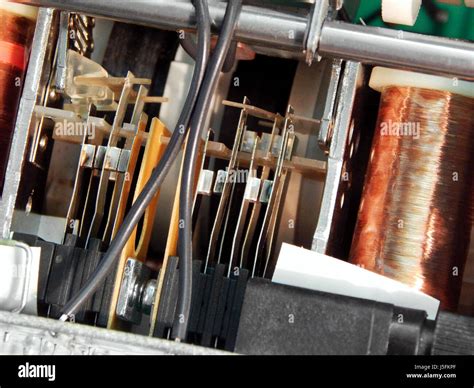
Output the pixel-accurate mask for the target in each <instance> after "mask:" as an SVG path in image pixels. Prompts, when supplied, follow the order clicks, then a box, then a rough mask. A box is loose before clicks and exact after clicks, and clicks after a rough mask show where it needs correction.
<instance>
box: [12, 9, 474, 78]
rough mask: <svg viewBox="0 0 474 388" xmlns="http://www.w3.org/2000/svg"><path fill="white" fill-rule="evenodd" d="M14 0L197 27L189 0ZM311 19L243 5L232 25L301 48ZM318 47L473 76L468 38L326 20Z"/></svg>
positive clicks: (239, 35) (285, 47) (265, 41)
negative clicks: (433, 35) (234, 23)
mask: <svg viewBox="0 0 474 388" xmlns="http://www.w3.org/2000/svg"><path fill="white" fill-rule="evenodd" d="M14 1H15V2H18V3H23V4H32V5H40V6H45V7H54V8H58V9H62V10H68V11H73V12H82V13H85V14H88V15H92V16H101V17H106V18H110V19H115V20H122V21H128V22H133V23H136V24H144V25H148V26H153V27H156V28H161V29H167V30H178V29H188V30H193V29H194V28H195V27H194V20H195V12H194V7H193V6H192V4H191V2H190V1H189V0H174V1H169V0H135V1H123V0H68V1H62V0H14ZM225 6H226V4H225V3H224V2H218V3H213V4H210V5H209V10H210V14H211V17H212V19H213V20H214V24H215V25H216V26H219V25H220V24H221V23H222V20H223V17H224V12H225ZM309 24H310V22H309V15H308V16H306V17H304V16H303V17H301V16H296V15H293V14H289V13H284V12H280V11H274V10H270V9H266V8H261V7H255V6H250V5H245V6H244V7H243V9H242V12H241V15H240V19H239V24H238V27H237V30H236V39H238V40H239V41H241V42H244V43H248V44H254V45H257V46H265V47H267V48H270V49H278V50H280V51H281V52H285V51H286V52H288V51H292V52H293V53H294V52H303V51H305V50H306V44H307V38H308V33H309V30H310V28H308V26H309ZM314 44H316V45H317V43H314ZM314 44H313V45H314ZM316 47H319V52H318V54H319V55H321V56H325V55H328V56H334V57H339V58H344V59H351V60H355V61H361V62H363V63H370V64H380V65H385V66H394V67H402V68H405V69H409V70H410V69H411V70H415V71H423V72H428V73H435V74H444V75H448V76H452V77H459V78H463V79H468V80H472V79H474V45H473V44H472V43H468V42H461V41H456V40H451V39H444V38H438V37H432V36H425V35H421V34H415V33H409V32H401V31H396V30H390V29H386V28H374V27H366V26H358V25H351V24H348V23H343V22H333V21H326V22H324V24H323V27H322V29H321V35H320V42H319V45H317V46H316ZM282 55H283V54H282Z"/></svg>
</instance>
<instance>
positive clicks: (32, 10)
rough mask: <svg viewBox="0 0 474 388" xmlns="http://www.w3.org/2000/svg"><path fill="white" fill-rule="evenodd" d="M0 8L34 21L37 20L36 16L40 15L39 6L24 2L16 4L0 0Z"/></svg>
mask: <svg viewBox="0 0 474 388" xmlns="http://www.w3.org/2000/svg"><path fill="white" fill-rule="evenodd" d="M0 10H4V11H8V12H11V13H13V14H15V15H18V16H23V17H25V18H27V19H30V20H33V21H36V18H37V17H38V8H37V7H31V6H29V5H23V4H14V3H10V2H9V1H6V0H0Z"/></svg>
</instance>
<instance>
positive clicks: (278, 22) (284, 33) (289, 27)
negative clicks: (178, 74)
mask: <svg viewBox="0 0 474 388" xmlns="http://www.w3.org/2000/svg"><path fill="white" fill-rule="evenodd" d="M13 2H16V3H23V4H30V5H37V6H42V7H52V8H57V9H61V10H68V11H72V12H80V13H84V14H87V15H91V16H97V17H104V18H108V19H114V20H119V21H125V22H132V23H135V24H142V25H146V26H150V27H156V28H160V29H164V30H175V31H176V30H181V29H183V30H193V29H195V10H194V7H193V5H192V3H191V1H190V0H133V1H131V0H67V1H64V0H13ZM225 8H226V3H223V2H215V3H210V4H209V12H210V14H211V18H212V20H213V22H214V25H215V26H220V25H221V24H222V21H223V20H224V14H225ZM306 24H307V20H306V18H305V17H301V16H295V15H292V14H288V13H284V12H278V11H273V10H269V9H264V8H260V7H255V6H250V5H246V6H244V7H243V8H242V12H241V15H240V19H239V24H238V26H237V29H236V37H237V39H238V40H239V41H241V42H244V43H249V44H256V45H264V46H267V47H271V48H277V49H282V50H285V51H299V52H301V51H302V50H303V49H304V43H305V34H306Z"/></svg>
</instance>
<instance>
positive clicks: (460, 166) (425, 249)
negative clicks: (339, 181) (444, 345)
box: [350, 87, 474, 310]
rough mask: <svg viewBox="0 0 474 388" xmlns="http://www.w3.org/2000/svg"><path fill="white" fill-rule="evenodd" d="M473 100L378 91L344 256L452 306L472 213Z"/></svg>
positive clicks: (412, 91) (440, 93) (399, 90)
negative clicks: (375, 115)
mask: <svg viewBox="0 0 474 388" xmlns="http://www.w3.org/2000/svg"><path fill="white" fill-rule="evenodd" d="M473 112H474V99H471V98H467V97H463V96H459V95H455V94H452V93H449V92H443V91H435V90H426V89H418V88H410V87H386V88H384V90H383V91H382V96H381V106H380V110H379V116H378V122H377V128H376V133H375V138H374V141H373V146H372V153H371V157H370V162H369V166H368V171H367V175H366V181H365V186H364V191H363V196H362V202H361V205H360V209H359V216H358V221H357V225H356V230H355V233H354V238H353V243H352V248H351V255H350V260H351V262H352V263H354V264H358V265H361V266H363V267H364V268H366V269H369V270H372V271H375V272H378V273H381V274H384V275H386V276H388V277H390V278H392V279H395V280H398V281H401V282H403V283H405V284H407V285H409V286H412V287H414V288H416V289H418V290H420V291H422V292H425V293H427V294H429V295H431V296H433V297H435V298H437V299H439V300H440V301H441V308H443V309H446V310H455V309H456V307H457V303H458V299H459V294H460V288H461V284H462V275H463V269H464V264H465V261H466V257H467V252H468V248H469V238H470V231H471V227H472V215H473V177H474V114H473Z"/></svg>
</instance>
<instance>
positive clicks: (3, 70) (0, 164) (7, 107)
mask: <svg viewBox="0 0 474 388" xmlns="http://www.w3.org/2000/svg"><path fill="white" fill-rule="evenodd" d="M0 26H1V27H0V195H1V193H2V192H3V186H4V180H5V171H6V168H7V163H8V157H9V154H10V147H11V142H12V138H13V131H14V129H15V121H16V114H17V112H18V104H19V102H20V97H21V91H22V86H23V80H24V77H25V72H26V64H27V60H28V52H29V45H30V42H31V39H32V37H33V33H34V27H35V23H34V22H33V21H32V20H30V19H27V18H25V17H20V16H17V15H15V14H13V13H10V12H8V11H4V10H1V9H0Z"/></svg>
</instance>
